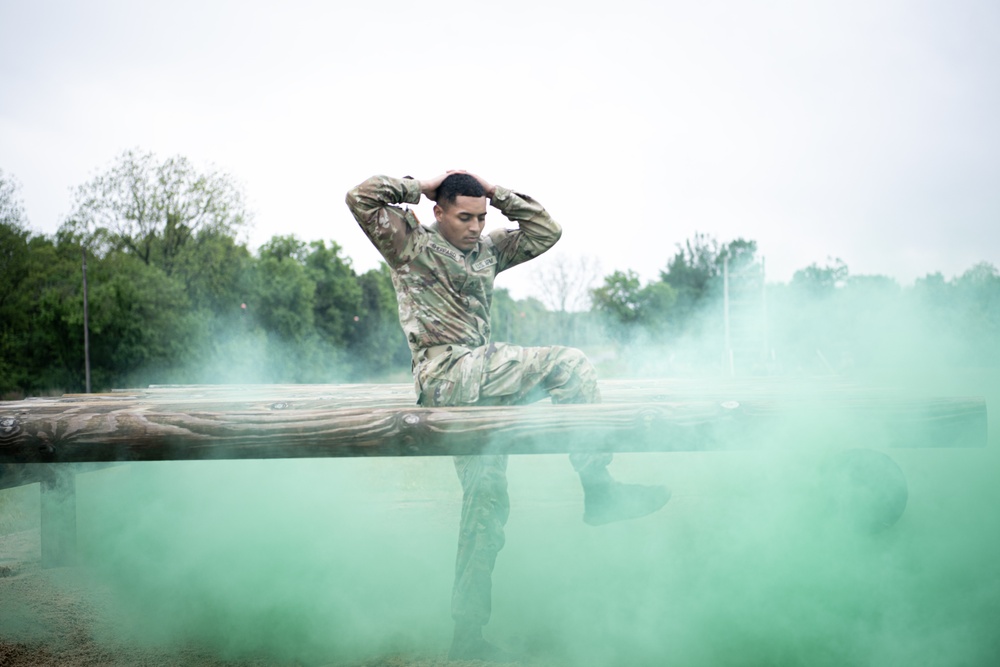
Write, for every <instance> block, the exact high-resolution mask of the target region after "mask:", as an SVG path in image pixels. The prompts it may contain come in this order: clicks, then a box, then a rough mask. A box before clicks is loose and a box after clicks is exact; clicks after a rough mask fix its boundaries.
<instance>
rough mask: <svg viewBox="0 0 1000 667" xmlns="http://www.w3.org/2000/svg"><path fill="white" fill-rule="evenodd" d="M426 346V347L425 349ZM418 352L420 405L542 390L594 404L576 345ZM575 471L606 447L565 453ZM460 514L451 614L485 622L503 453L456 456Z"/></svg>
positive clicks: (504, 505) (504, 501)
mask: <svg viewBox="0 0 1000 667" xmlns="http://www.w3.org/2000/svg"><path fill="white" fill-rule="evenodd" d="M425 352H426V351H425ZM431 352H432V353H433V352H437V354H425V353H424V352H421V356H420V357H419V358H418V359H417V363H416V366H415V368H414V375H415V379H416V384H417V391H418V395H419V397H420V398H419V401H420V404H421V405H425V406H428V407H434V406H459V405H516V404H522V403H530V402H532V401H536V400H540V399H542V398H545V397H547V396H551V397H552V401H553V402H554V403H598V402H600V400H601V397H600V393H599V392H598V389H597V373H596V371H595V370H594V367H593V365H592V364H591V363H590V361H589V360H588V359H587V357H586V356H585V355H584V354H583V352H581V351H580V350H577V349H574V348H568V347H558V346H554V347H519V346H516V345H506V344H503V343H494V344H490V345H485V346H482V347H477V348H462V347H459V346H447V348H432V350H431ZM570 462H571V463H572V464H573V467H574V468H575V469H576V470H577V472H581V471H584V470H588V469H591V470H592V469H594V468H604V467H606V466H607V465H608V464H609V463H610V462H611V454H571V455H570ZM455 470H456V471H457V473H458V479H459V481H460V482H461V483H462V518H461V523H460V524H459V533H458V556H457V558H456V561H455V587H454V590H453V592H452V617H453V618H454V619H455V620H456V621H459V622H463V623H470V624H478V625H485V624H486V622H487V621H489V618H490V610H491V608H492V590H493V583H492V576H493V566H494V564H495V563H496V559H497V554H498V553H499V552H500V549H502V548H503V545H504V526H505V525H506V523H507V517H508V515H509V513H510V502H509V499H508V496H507V456H506V455H480V456H456V457H455Z"/></svg>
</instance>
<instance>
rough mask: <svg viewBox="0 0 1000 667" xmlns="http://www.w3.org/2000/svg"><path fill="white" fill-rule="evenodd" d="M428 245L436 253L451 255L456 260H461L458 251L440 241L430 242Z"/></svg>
mask: <svg viewBox="0 0 1000 667" xmlns="http://www.w3.org/2000/svg"><path fill="white" fill-rule="evenodd" d="M427 247H428V248H430V249H431V250H433V251H434V252H436V253H439V254H442V255H445V256H446V257H451V258H452V259H453V260H455V261H456V262H457V261H459V257H458V251H457V250H452V249H451V248H446V247H444V246H443V245H441V244H439V243H428V244H427Z"/></svg>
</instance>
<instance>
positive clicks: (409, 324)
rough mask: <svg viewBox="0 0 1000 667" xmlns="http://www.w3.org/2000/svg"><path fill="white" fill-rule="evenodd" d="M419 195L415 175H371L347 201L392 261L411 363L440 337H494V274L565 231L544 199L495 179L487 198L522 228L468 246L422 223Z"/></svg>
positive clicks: (470, 340) (470, 341) (447, 341)
mask: <svg viewBox="0 0 1000 667" xmlns="http://www.w3.org/2000/svg"><path fill="white" fill-rule="evenodd" d="M419 201H420V184H419V182H418V181H416V180H414V179H412V178H405V179H397V178H391V177H388V176H373V177H372V178H369V179H368V180H367V181H365V182H364V183H362V184H361V185H359V186H357V187H356V188H354V189H353V190H351V191H350V192H348V193H347V206H348V207H349V208H350V209H351V213H352V214H354V217H355V218H356V219H357V221H358V223H359V224H360V225H361V228H362V229H363V230H364V232H365V234H367V235H368V238H370V239H371V241H372V243H374V244H375V247H376V248H378V251H379V252H380V253H382V256H383V257H384V258H385V261H386V262H387V263H388V264H389V267H390V268H391V269H392V282H393V286H394V287H395V288H396V296H397V298H398V301H399V323H400V324H401V325H402V327H403V331H404V332H405V333H406V340H407V341H408V342H409V345H410V351H411V352H412V353H413V360H414V364H415V365H416V364H417V363H418V362H419V361H420V360H421V352H422V351H423V350H426V349H428V348H433V347H437V346H440V345H455V346H461V347H463V348H475V347H478V346H481V345H485V344H486V343H488V342H489V340H490V304H491V303H492V301H493V280H494V278H495V277H496V274H497V273H499V272H500V271H503V270H505V269H509V268H510V267H512V266H515V265H517V264H520V263H521V262H524V261H527V260H529V259H531V258H533V257H536V256H538V255H540V254H542V253H543V252H545V251H546V250H548V249H549V248H551V247H552V246H553V245H554V244H555V242H556V241H558V240H559V236H560V234H561V233H562V230H561V229H560V227H559V225H558V224H557V223H556V222H555V221H554V220H553V219H552V218H550V217H549V214H548V213H547V212H546V211H545V209H544V208H542V206H541V205H540V204H539V203H538V202H536V201H535V200H533V199H531V198H530V197H528V196H526V195H521V194H517V193H514V192H512V191H510V190H508V189H507V188H503V187H500V186H497V188H496V192H494V194H493V197H492V198H491V199H490V203H491V204H492V205H493V206H494V207H495V208H497V209H499V210H500V212H501V213H503V214H504V216H505V217H507V219H509V220H511V221H513V222H516V223H517V226H518V229H498V230H494V231H492V232H490V233H489V234H486V235H484V236H482V237H481V238H480V240H479V243H477V244H476V246H475V247H474V248H473V249H472V250H469V251H468V252H463V251H461V250H459V249H458V248H456V247H455V246H453V245H451V244H450V243H448V241H446V240H445V238H444V237H443V236H442V235H441V234H440V233H439V232H438V226H437V223H435V224H433V225H430V226H426V225H421V224H420V223H419V222H418V221H417V218H416V216H415V215H414V214H413V212H412V211H410V210H409V208H402V209H401V208H400V207H398V206H396V204H416V203H418V202H419Z"/></svg>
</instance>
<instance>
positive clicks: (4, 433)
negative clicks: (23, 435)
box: [0, 417, 21, 440]
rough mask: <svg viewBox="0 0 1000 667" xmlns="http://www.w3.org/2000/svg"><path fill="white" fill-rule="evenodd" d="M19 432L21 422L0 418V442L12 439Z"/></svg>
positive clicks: (12, 418) (9, 418)
mask: <svg viewBox="0 0 1000 667" xmlns="http://www.w3.org/2000/svg"><path fill="white" fill-rule="evenodd" d="M20 432H21V422H19V421H18V420H17V419H15V418H14V417H0V440H7V439H10V438H13V437H14V436H15V435H17V434H18V433H20Z"/></svg>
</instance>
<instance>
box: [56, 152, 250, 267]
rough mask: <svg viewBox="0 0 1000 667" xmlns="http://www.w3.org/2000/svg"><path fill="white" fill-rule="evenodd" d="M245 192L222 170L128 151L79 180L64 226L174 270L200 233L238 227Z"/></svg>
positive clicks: (94, 244) (232, 232) (231, 232)
mask: <svg viewBox="0 0 1000 667" xmlns="http://www.w3.org/2000/svg"><path fill="white" fill-rule="evenodd" d="M243 199H244V198H243V193H242V190H241V189H240V188H239V187H238V186H237V185H236V183H235V182H234V181H233V179H232V178H231V177H230V176H228V175H227V174H223V173H220V172H215V171H210V172H204V173H203V172H199V171H198V170H196V169H195V168H194V166H193V165H192V164H191V163H190V162H189V161H188V160H187V158H184V157H179V156H178V157H171V158H167V159H166V160H164V161H162V162H160V161H159V160H158V159H157V158H156V156H154V155H153V154H152V153H143V152H139V151H136V150H129V151H125V152H124V153H122V154H121V155H120V156H119V157H118V158H117V160H116V161H115V162H114V163H113V164H112V166H111V167H110V168H109V169H108V170H107V171H105V172H103V173H101V174H99V175H98V176H96V177H95V178H94V179H92V180H91V181H89V182H87V183H85V184H84V185H82V186H80V188H79V189H78V190H77V192H76V197H75V202H74V206H73V213H72V214H71V215H70V216H69V219H68V220H67V222H66V226H67V227H68V228H69V229H70V230H71V231H72V232H74V233H76V234H78V235H80V236H81V237H83V238H84V239H86V242H87V245H88V246H89V247H91V248H93V249H94V250H95V251H97V252H100V253H102V254H103V253H104V252H107V251H110V250H126V251H128V252H130V253H133V254H134V255H135V256H136V257H138V258H139V259H141V260H142V261H143V262H145V263H146V264H152V265H156V266H159V267H160V268H161V269H162V270H163V271H164V272H165V273H166V274H167V275H171V274H172V273H173V271H174V267H175V263H176V260H177V256H178V255H179V254H180V252H181V250H182V249H183V248H184V247H185V246H186V245H187V244H188V243H189V242H191V241H192V240H197V239H198V237H199V235H200V234H202V233H208V234H209V235H212V234H214V235H219V234H221V235H226V236H236V235H237V234H239V233H240V232H241V231H243V229H244V228H245V227H246V226H247V224H248V223H249V214H248V213H247V211H246V208H245V205H244V201H243ZM203 238H207V237H203Z"/></svg>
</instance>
